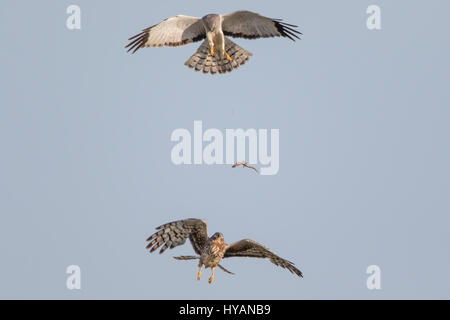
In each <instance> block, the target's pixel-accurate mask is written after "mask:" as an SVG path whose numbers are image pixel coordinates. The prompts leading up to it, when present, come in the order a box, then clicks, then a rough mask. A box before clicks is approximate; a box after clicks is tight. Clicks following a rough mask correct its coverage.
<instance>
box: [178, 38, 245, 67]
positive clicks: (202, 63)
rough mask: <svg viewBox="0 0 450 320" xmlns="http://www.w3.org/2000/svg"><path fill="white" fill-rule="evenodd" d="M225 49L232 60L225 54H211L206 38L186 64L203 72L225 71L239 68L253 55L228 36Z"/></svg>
mask: <svg viewBox="0 0 450 320" xmlns="http://www.w3.org/2000/svg"><path fill="white" fill-rule="evenodd" d="M225 51H226V52H227V53H228V54H229V55H230V57H231V59H232V61H229V60H227V58H226V56H225V55H224V57H223V58H221V57H220V56H219V54H218V53H216V54H214V56H211V54H210V48H209V44H208V41H207V40H205V41H204V42H203V43H202V45H201V46H200V47H199V48H198V49H197V51H196V52H195V53H194V54H193V55H192V56H191V57H190V58H189V60H188V61H186V63H185V65H186V66H188V67H189V68H194V69H195V71H203V73H211V74H216V73H217V72H218V73H225V72H231V71H233V70H234V69H237V68H239V66H240V65H243V64H245V63H246V62H247V60H248V59H250V57H251V56H252V55H253V54H252V53H251V52H249V51H247V50H245V49H243V48H241V47H240V46H238V45H237V44H235V43H234V42H233V41H231V40H230V39H228V38H225Z"/></svg>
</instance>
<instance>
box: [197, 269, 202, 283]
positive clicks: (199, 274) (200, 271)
mask: <svg viewBox="0 0 450 320" xmlns="http://www.w3.org/2000/svg"><path fill="white" fill-rule="evenodd" d="M201 276H202V266H200V268H199V269H198V275H197V280H200V278H201Z"/></svg>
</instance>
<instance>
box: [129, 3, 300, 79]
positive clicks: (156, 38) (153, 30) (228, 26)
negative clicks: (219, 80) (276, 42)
mask: <svg viewBox="0 0 450 320" xmlns="http://www.w3.org/2000/svg"><path fill="white" fill-rule="evenodd" d="M295 28H297V26H295V25H292V24H288V23H285V22H283V21H282V20H281V19H271V18H267V17H264V16H261V15H259V14H257V13H254V12H251V11H237V12H234V13H231V14H226V15H220V14H208V15H206V16H204V17H203V18H197V17H190V16H185V15H177V16H174V17H171V18H167V19H166V20H164V21H163V22H161V23H159V24H157V25H154V26H152V27H149V28H146V29H144V30H142V32H141V33H139V34H137V35H135V36H133V37H131V38H129V39H128V40H130V43H128V45H127V46H126V48H128V51H129V52H130V51H131V52H132V53H135V52H136V51H137V50H139V49H140V48H144V47H162V46H169V47H177V46H182V45H185V44H188V43H192V42H196V41H201V40H204V42H203V43H202V44H201V45H200V47H199V48H198V50H197V51H196V52H195V53H194V54H193V55H192V56H191V58H190V59H189V60H188V61H186V63H185V65H186V66H188V67H190V68H194V69H195V70H196V71H203V72H204V73H211V74H215V73H217V72H218V73H225V72H231V71H233V69H236V68H238V67H239V66H240V65H243V64H244V63H245V62H246V61H247V60H248V59H249V58H250V56H252V55H253V54H252V53H251V52H248V51H247V50H245V49H243V48H241V47H240V46H238V45H237V44H235V43H234V42H233V41H231V40H230V39H229V38H227V37H226V36H230V37H234V38H245V39H258V38H269V37H286V38H289V39H291V40H293V41H295V39H300V37H299V35H301V33H300V32H299V31H297V30H296V29H295Z"/></svg>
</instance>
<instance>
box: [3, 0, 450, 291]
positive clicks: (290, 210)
mask: <svg viewBox="0 0 450 320" xmlns="http://www.w3.org/2000/svg"><path fill="white" fill-rule="evenodd" d="M70 4H78V5H79V6H80V7H81V10H82V29H81V30H76V31H70V30H68V29H67V28H66V26H65V20H66V17H67V15H66V13H65V11H66V7H67V6H68V5H70ZM370 4H378V5H379V6H380V7H381V10H382V30H380V31H369V30H368V29H367V28H366V18H367V15H366V8H367V6H368V5H370ZM238 9H248V10H253V11H256V12H259V13H261V14H263V15H268V16H271V17H274V18H283V19H285V20H286V21H287V22H289V23H293V24H298V25H299V29H300V30H301V31H302V32H303V33H304V36H303V40H301V41H298V42H296V43H293V42H291V41H289V40H286V39H268V40H257V41H249V40H243V39H236V40H235V42H236V43H238V44H239V45H241V46H242V47H244V48H245V49H247V50H249V51H251V52H253V53H254V56H253V57H252V58H251V60H250V61H249V63H248V64H246V65H245V66H243V67H242V68H241V69H239V70H238V71H235V72H233V73H231V74H227V75H223V76H222V75H217V76H214V77H213V76H209V75H208V76H205V75H203V74H200V73H195V72H193V71H192V70H189V69H188V68H186V67H185V66H184V65H183V63H184V62H185V61H186V60H187V59H188V58H189V56H190V55H191V54H192V53H193V52H194V51H195V50H196V48H197V46H198V45H199V44H191V45H188V46H185V47H182V48H178V49H174V48H163V49H145V50H142V51H140V52H139V53H138V54H136V55H134V56H132V55H129V54H127V53H126V51H125V50H124V48H123V47H124V45H125V44H126V43H127V38H128V37H129V36H131V35H134V34H136V33H137V32H139V31H140V30H141V29H142V28H144V27H147V26H150V25H153V24H155V23H158V22H160V21H161V20H163V19H165V18H166V17H168V16H172V15H175V14H187V15H195V16H202V15H204V14H206V13H209V12H218V13H227V12H231V11H235V10H238ZM449 11H450V5H449V2H448V1H437V0H434V1H356V0H353V1H331V0H330V1H271V2H269V1H266V2H262V1H252V2H248V3H246V4H243V3H242V2H241V1H236V0H228V1H226V2H217V1H216V2H214V3H213V2H212V1H195V2H194V3H191V2H188V1H181V0H179V1H170V2H168V1H166V2H161V4H160V5H155V2H154V1H122V2H120V3H111V1H105V0H101V1H100V0H97V1H86V0H78V1H57V2H56V1H48V0H47V1H39V2H38V1H36V2H31V1H11V0H9V1H4V2H3V9H2V10H1V11H0V37H1V39H2V50H0V61H1V72H0V87H1V90H2V94H1V95H0V97H1V104H0V150H1V155H2V156H1V157H0V213H1V223H0V251H1V263H0V298H62V299H77V298H85V299H92V298H96V299H97V298H105V299H107V298H137V299H202V298H210V299H229V298H239V299H305V298H307V299H314V298H333V299H334V298H344V299H345V298H361V299H372V298H376V299H379V298H385V299H391V298H450V294H449V287H450V275H449V270H450V255H449V248H448V245H449V243H450V235H449V231H448V226H449V224H450V218H449V212H450V197H449V191H450V184H449V181H450V179H449V178H450V169H449V163H450V152H449V136H450V126H449V120H450V119H449V118H450V111H449V106H450V90H448V84H449V76H448V74H449V62H448V58H449V57H450V52H449V51H450V45H449V42H448V40H447V39H448V32H447V31H448V29H449V28H448V12H449ZM194 120H202V121H203V125H204V126H205V127H206V128H218V129H220V130H225V129H226V128H267V129H270V128H277V129H280V171H279V173H278V175H276V176H258V175H256V174H252V172H250V171H243V170H244V169H239V170H237V169H236V170H232V169H231V168H230V167H229V166H180V167H177V166H174V165H173V164H172V162H171V160H170V150H171V148H172V147H173V145H174V144H173V142H171V141H170V135H171V133H172V131H173V130H174V129H177V128H188V129H190V130H192V126H193V122H194ZM188 217H200V218H203V219H206V220H208V222H209V228H210V232H211V233H213V232H215V231H221V232H222V233H223V234H224V237H225V240H226V241H228V242H233V241H236V240H239V239H242V238H247V237H249V238H252V239H254V240H256V241H258V242H260V243H263V244H266V245H267V246H268V247H270V248H271V249H272V250H273V251H275V252H276V253H278V254H279V255H281V256H282V257H285V258H287V259H289V260H291V261H294V262H295V263H296V264H297V266H298V267H299V268H300V269H301V270H302V271H303V272H304V275H305V277H304V279H299V278H296V277H294V276H293V275H292V274H290V273H289V272H287V271H285V270H283V269H280V268H277V267H275V266H273V265H272V264H270V263H269V262H268V261H262V260H250V259H247V260H243V259H231V260H227V261H224V263H223V265H224V266H225V267H226V268H227V269H229V270H231V271H233V272H235V273H236V275H235V276H231V275H228V274H225V273H223V272H221V271H220V270H218V272H217V274H216V279H215V283H214V285H212V286H210V285H209V284H208V282H207V278H208V277H209V270H208V271H206V272H205V273H204V278H203V279H202V281H200V282H197V281H196V280H195V278H196V273H197V266H196V263H195V262H179V261H175V260H173V259H172V256H174V255H180V254H182V255H190V254H192V249H191V247H190V246H189V245H186V246H183V247H179V248H176V249H175V250H171V251H167V252H166V253H165V254H164V255H161V256H160V255H149V254H148V253H147V252H146V251H145V239H146V238H147V236H149V235H150V234H151V233H153V231H154V228H155V227H156V226H158V225H160V224H163V223H165V222H168V221H172V220H177V219H180V218H188ZM72 264H76V265H79V266H80V267H81V270H82V290H80V291H69V290H68V289H66V287H65V281H66V277H67V275H66V274H65V270H66V267H67V266H69V265H72ZM372 264H376V265H379V266H380V267H381V270H382V280H381V281H382V290H380V291H369V290H368V289H367V288H366V278H367V275H366V274H365V270H366V268H367V267H368V266H369V265H372Z"/></svg>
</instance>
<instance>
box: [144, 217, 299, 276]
mask: <svg viewBox="0 0 450 320" xmlns="http://www.w3.org/2000/svg"><path fill="white" fill-rule="evenodd" d="M156 229H157V230H158V231H157V232H156V233H154V234H153V235H151V236H150V237H149V238H148V239H147V241H148V242H149V243H148V245H147V249H149V250H150V253H152V252H154V251H156V250H157V249H158V248H160V247H161V250H160V251H159V253H160V254H161V253H163V252H164V251H165V250H167V249H168V248H170V249H173V248H175V247H177V246H180V245H183V244H184V243H185V242H186V239H188V238H189V240H190V242H191V244H192V247H193V249H194V251H195V253H197V254H198V256H181V257H175V259H177V260H197V259H198V260H200V261H199V272H198V276H197V279H198V280H200V277H201V271H202V267H203V266H205V268H211V270H212V275H211V278H209V283H212V282H213V280H214V271H215V269H216V267H219V268H220V269H222V270H223V271H225V272H227V273H231V274H233V273H232V272H230V271H228V270H226V269H225V268H224V267H222V266H221V265H220V264H219V263H220V262H221V260H222V259H223V258H231V257H251V258H268V259H269V260H270V261H271V262H272V263H273V264H275V265H277V266H279V267H282V268H286V269H288V270H289V271H290V272H291V273H294V274H296V275H298V276H299V277H303V274H302V272H301V271H300V270H298V269H297V268H296V267H295V266H294V264H293V263H292V262H290V261H288V260H285V259H283V258H281V257H279V256H277V255H276V254H274V253H273V252H272V251H270V250H269V249H268V248H266V247H265V246H263V245H261V244H259V243H257V242H255V241H253V240H250V239H244V240H241V241H238V242H235V243H232V244H226V243H225V241H224V238H223V235H222V233H220V232H216V233H215V234H214V235H212V236H211V237H210V238H208V226H207V223H206V221H204V220H200V219H185V220H179V221H174V222H169V223H166V224H164V225H162V226H159V227H158V228H156Z"/></svg>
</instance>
